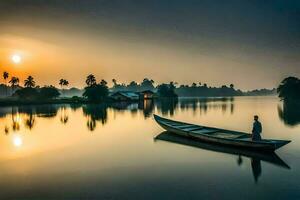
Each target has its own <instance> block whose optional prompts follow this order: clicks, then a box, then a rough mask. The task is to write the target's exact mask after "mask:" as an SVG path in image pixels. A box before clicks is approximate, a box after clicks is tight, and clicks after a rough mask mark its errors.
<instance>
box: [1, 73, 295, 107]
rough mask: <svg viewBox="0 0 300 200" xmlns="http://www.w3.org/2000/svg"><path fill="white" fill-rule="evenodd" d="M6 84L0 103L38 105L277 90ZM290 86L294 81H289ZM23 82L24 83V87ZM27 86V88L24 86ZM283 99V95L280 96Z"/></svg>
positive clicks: (8, 79) (8, 80)
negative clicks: (122, 96)
mask: <svg viewBox="0 0 300 200" xmlns="http://www.w3.org/2000/svg"><path fill="white" fill-rule="evenodd" d="M2 78H3V80H4V81H3V82H4V83H3V84H1V85H0V97H2V99H0V104H1V105H3V104H16V103H20V104H30V103H31V104H36V103H49V102H54V103H65V102H74V103H98V102H104V101H110V100H112V99H111V98H110V96H111V95H112V94H113V93H116V92H129V91H130V92H134V93H137V94H141V93H142V92H143V91H152V92H154V95H153V97H154V98H177V97H221V96H228V97H232V96H247V95H253V96H255V95H273V94H274V91H276V89H270V90H268V89H261V90H253V91H247V92H243V91H241V90H240V89H236V88H235V86H234V84H230V85H229V86H226V85H222V86H221V87H212V86H209V85H207V84H206V83H203V84H202V83H201V82H199V83H192V84H191V85H179V84H178V83H177V82H170V83H161V84H156V83H155V81H154V80H152V79H149V78H144V79H143V80H142V81H141V82H140V83H138V82H135V81H131V82H130V83H129V84H125V83H119V82H118V81H117V80H116V79H112V81H111V87H109V84H108V82H107V81H106V80H103V79H102V80H101V81H100V82H97V79H96V77H95V76H94V75H93V74H90V75H88V76H87V77H86V81H85V84H86V87H85V88H84V89H78V88H74V87H73V88H70V89H68V88H67V87H68V86H69V85H70V83H69V81H68V80H66V79H63V78H62V79H59V81H58V85H59V86H60V89H59V88H56V87H55V86H53V85H46V86H42V87H41V86H39V85H37V84H36V82H35V79H34V77H33V76H28V77H27V78H26V79H25V80H24V81H20V79H19V78H18V77H16V76H11V75H10V74H9V73H8V72H3V75H2ZM287 82H288V83H290V82H291V80H288V81H287ZM22 83H23V84H22ZM20 85H23V86H20ZM279 90H280V91H281V93H282V94H283V95H285V94H286V88H285V87H283V86H281V87H280V88H279V89H278V91H279ZM280 97H283V96H280Z"/></svg>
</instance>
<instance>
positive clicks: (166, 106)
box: [157, 98, 178, 116]
mask: <svg viewBox="0 0 300 200" xmlns="http://www.w3.org/2000/svg"><path fill="white" fill-rule="evenodd" d="M177 104H178V99H177V98H172V99H168V98H166V99H163V98H162V99H159V100H157V109H158V110H159V111H160V112H161V113H162V114H163V115H168V114H170V116H173V115H174V113H175V110H176V108H177Z"/></svg>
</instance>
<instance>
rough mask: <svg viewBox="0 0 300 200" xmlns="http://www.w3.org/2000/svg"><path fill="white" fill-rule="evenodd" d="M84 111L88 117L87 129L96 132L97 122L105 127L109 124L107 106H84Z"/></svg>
mask: <svg viewBox="0 0 300 200" xmlns="http://www.w3.org/2000/svg"><path fill="white" fill-rule="evenodd" d="M82 111H83V114H84V115H85V116H86V117H87V127H88V129H89V130H90V131H94V130H95V128H96V122H97V121H100V122H101V123H102V124H103V125H104V124H105V123H106V122H107V105H105V104H90V105H84V106H83V107H82Z"/></svg>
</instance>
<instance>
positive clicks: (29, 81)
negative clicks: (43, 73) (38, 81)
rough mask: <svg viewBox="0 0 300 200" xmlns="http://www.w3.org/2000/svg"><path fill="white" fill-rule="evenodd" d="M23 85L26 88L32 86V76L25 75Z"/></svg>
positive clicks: (33, 84) (33, 82)
mask: <svg viewBox="0 0 300 200" xmlns="http://www.w3.org/2000/svg"><path fill="white" fill-rule="evenodd" d="M24 86H25V87H27V88H33V87H34V86H35V81H34V80H33V77H32V76H28V77H27V79H26V80H25V81H24Z"/></svg>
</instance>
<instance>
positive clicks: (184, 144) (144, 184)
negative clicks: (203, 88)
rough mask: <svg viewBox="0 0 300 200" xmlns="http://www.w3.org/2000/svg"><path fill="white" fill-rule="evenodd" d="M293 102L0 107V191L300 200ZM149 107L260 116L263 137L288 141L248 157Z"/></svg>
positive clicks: (176, 115)
mask: <svg viewBox="0 0 300 200" xmlns="http://www.w3.org/2000/svg"><path fill="white" fill-rule="evenodd" d="M297 110H299V108H296V107H290V106H289V105H284V104H283V103H282V102H281V101H279V100H278V98H277V97H237V98H179V99H178V100H173V101H167V100H160V101H143V102H139V103H125V102H124V103H116V104H109V105H100V104H94V105H75V104H73V105H39V106H19V107H1V108H0V133H1V134H0V145H1V151H0V163H1V164H0V171H1V173H0V187H1V197H3V198H4V199H16V198H31V199H41V198H43V199H57V198H61V199H80V198H88V199H93V198H105V199H156V198H158V197H159V198H161V199H184V198H185V199H199V198H213V199H219V198H223V199H253V198H256V199H266V198H274V199H283V198H287V196H286V194H289V196H288V197H289V198H293V199H299V198H300V196H299V193H298V191H299V189H300V185H299V182H298V181H299V178H300V171H299V170H298V169H299V168H300V157H299V153H300V147H299V145H297V144H299V142H300V135H299V134H300V118H299V113H297ZM153 114H158V115H161V116H164V117H167V118H171V119H175V120H179V121H185V122H189V123H195V124H202V125H206V126H212V127H219V128H225V129H231V130H237V131H245V132H250V131H251V128H252V118H253V115H255V114H257V115H259V117H260V120H261V122H262V125H263V134H262V137H263V138H273V139H286V140H291V141H292V142H291V143H290V144H288V145H286V146H284V147H283V148H281V149H279V150H278V151H276V155H274V156H264V155H252V154H251V155H249V154H248V153H247V152H235V151H232V150H228V149H226V148H225V149H224V148H221V149H220V148H217V147H215V146H211V145H205V144H201V143H194V142H192V141H188V140H187V139H183V138H178V137H175V136H173V135H168V134H166V133H163V131H164V130H163V129H161V128H160V127H159V126H158V125H157V124H156V122H155V121H154V120H153ZM281 191H285V192H284V193H283V192H281ZM220 195H222V196H220Z"/></svg>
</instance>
